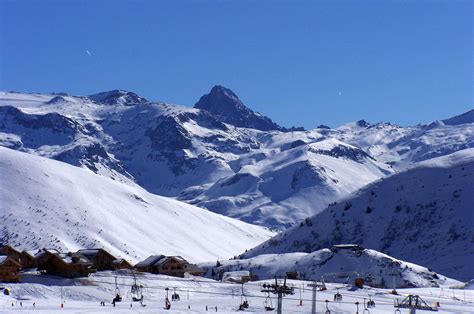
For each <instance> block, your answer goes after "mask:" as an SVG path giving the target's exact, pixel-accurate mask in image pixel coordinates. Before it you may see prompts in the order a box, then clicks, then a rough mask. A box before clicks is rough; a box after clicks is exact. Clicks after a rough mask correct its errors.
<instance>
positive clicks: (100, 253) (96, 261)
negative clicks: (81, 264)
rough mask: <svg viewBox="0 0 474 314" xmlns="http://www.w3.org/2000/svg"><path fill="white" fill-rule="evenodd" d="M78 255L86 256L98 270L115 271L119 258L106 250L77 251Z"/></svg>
mask: <svg viewBox="0 0 474 314" xmlns="http://www.w3.org/2000/svg"><path fill="white" fill-rule="evenodd" d="M77 254H80V255H82V256H85V257H86V258H87V259H88V260H89V261H91V262H92V264H93V265H94V268H95V269H97V270H113V269H115V268H114V261H116V260H117V258H116V257H115V256H113V255H112V254H110V253H109V252H107V251H106V250H104V249H82V250H79V251H77Z"/></svg>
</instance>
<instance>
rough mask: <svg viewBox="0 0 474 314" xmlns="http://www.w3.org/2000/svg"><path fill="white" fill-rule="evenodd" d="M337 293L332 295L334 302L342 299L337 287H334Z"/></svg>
mask: <svg viewBox="0 0 474 314" xmlns="http://www.w3.org/2000/svg"><path fill="white" fill-rule="evenodd" d="M336 290H337V293H336V294H335V295H334V302H341V301H342V294H340V293H339V288H336Z"/></svg>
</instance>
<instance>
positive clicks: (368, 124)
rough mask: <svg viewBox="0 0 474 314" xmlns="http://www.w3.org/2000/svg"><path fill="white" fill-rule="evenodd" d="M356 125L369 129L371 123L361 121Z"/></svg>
mask: <svg viewBox="0 0 474 314" xmlns="http://www.w3.org/2000/svg"><path fill="white" fill-rule="evenodd" d="M356 125H357V126H360V127H362V128H367V127H369V126H370V123H369V122H367V121H365V120H359V121H357V122H356Z"/></svg>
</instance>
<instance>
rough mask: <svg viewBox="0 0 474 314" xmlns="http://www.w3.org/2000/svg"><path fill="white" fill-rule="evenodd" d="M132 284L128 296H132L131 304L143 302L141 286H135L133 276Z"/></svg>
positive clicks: (135, 279)
mask: <svg viewBox="0 0 474 314" xmlns="http://www.w3.org/2000/svg"><path fill="white" fill-rule="evenodd" d="M133 279H134V281H135V282H134V283H133V285H132V289H131V291H130V295H131V296H132V301H133V302H143V286H142V285H138V284H137V278H136V277H135V275H134V276H133Z"/></svg>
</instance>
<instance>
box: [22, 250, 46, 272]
mask: <svg viewBox="0 0 474 314" xmlns="http://www.w3.org/2000/svg"><path fill="white" fill-rule="evenodd" d="M41 252H42V251H41V250H38V251H26V250H25V251H22V252H21V268H35V267H38V265H37V260H36V258H35V256H36V255H37V254H40V253H41Z"/></svg>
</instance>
